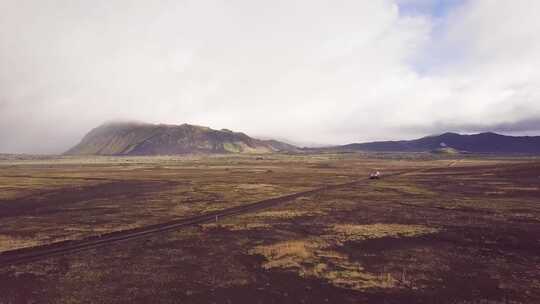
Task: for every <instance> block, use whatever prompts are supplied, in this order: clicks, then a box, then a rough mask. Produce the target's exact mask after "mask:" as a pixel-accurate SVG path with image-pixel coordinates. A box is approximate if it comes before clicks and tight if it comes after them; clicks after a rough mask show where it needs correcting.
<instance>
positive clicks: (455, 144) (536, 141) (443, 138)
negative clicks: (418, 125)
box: [336, 132, 540, 154]
mask: <svg viewBox="0 0 540 304" xmlns="http://www.w3.org/2000/svg"><path fill="white" fill-rule="evenodd" d="M336 148H337V149H338V150H347V151H351V150H352V151H376V152H431V151H438V152H439V153H440V152H444V151H452V153H456V152H460V151H461V152H470V153H524V154H538V153H540V136H506V135H501V134H496V133H492V132H488V133H480V134H473V135H461V134H457V133H444V134H441V135H436V136H427V137H423V138H420V139H415V140H400V141H378V142H368V143H355V144H349V145H344V146H338V147H336Z"/></svg>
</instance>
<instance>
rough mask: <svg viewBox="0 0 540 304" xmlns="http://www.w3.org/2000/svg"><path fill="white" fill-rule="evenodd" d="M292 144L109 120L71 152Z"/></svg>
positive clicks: (245, 149) (231, 149)
mask: <svg viewBox="0 0 540 304" xmlns="http://www.w3.org/2000/svg"><path fill="white" fill-rule="evenodd" d="M297 150H298V149H297V148H296V147H294V146H292V145H289V144H286V143H282V142H279V141H275V140H259V139H255V138H251V137H249V136H247V135H246V134H244V133H239V132H233V131H230V130H227V129H222V130H214V129H210V128H208V127H201V126H195V125H189V124H183V125H165V124H158V125H155V124H147V123H139V122H112V123H105V124H103V125H101V126H99V127H97V128H95V129H93V130H92V131H90V132H89V133H88V134H86V136H84V138H83V139H82V140H81V142H80V143H79V144H78V145H76V146H75V147H73V148H71V149H70V150H69V151H67V152H66V153H65V154H67V155H171V154H191V153H270V152H296V151H297Z"/></svg>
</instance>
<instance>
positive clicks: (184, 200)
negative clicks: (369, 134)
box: [0, 154, 540, 303]
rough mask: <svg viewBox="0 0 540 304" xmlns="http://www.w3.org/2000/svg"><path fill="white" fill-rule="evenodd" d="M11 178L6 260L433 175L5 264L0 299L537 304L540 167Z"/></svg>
mask: <svg viewBox="0 0 540 304" xmlns="http://www.w3.org/2000/svg"><path fill="white" fill-rule="evenodd" d="M0 168H1V169H0V170H1V171H0V185H1V186H0V187H1V188H2V189H3V190H5V191H7V192H5V191H2V193H3V194H2V196H0V251H2V250H9V249H14V248H19V247H25V246H33V245H36V244H42V243H46V242H52V241H58V240H61V239H65V238H80V237H85V236H88V235H95V234H99V233H104V232H110V231H114V230H120V229H126V228H128V227H136V226H142V225H148V224H152V223H157V222H162V221H166V220H171V219H176V218H179V217H186V216H190V215H194V214H200V213H204V212H207V211H208V210H217V209H222V208H227V207H229V206H234V205H237V204H243V203H246V202H252V201H256V200H259V199H265V198H269V197H272V196H277V195H282V194H287V193H293V192H297V191H301V190H305V189H310V188H315V187H318V186H321V185H324V184H333V183H342V182H347V181H350V180H354V179H360V178H365V176H367V174H368V173H369V172H370V171H372V170H375V169H377V170H380V171H382V172H383V174H384V173H387V172H398V171H401V170H410V169H414V168H423V169H426V170H424V171H416V172H414V173H410V174H406V175H401V176H396V177H389V178H383V179H381V180H376V181H366V182H363V183H359V184H357V185H355V186H351V187H347V188H341V189H338V190H331V191H326V192H323V193H318V194H315V195H311V196H305V197H300V198H298V199H296V200H294V201H291V202H288V203H286V204H284V205H281V206H279V207H275V208H272V209H268V210H263V211H259V212H256V213H252V214H247V215H242V216H237V217H233V218H228V219H223V220H220V221H218V222H217V223H209V224H204V225H200V226H197V227H192V228H186V229H182V230H178V231H174V232H169V233H164V234H159V235H153V236H150V237H147V238H144V239H138V240H132V241H127V242H121V243H117V244H115V245H113V246H108V247H103V248H97V249H93V250H90V251H84V252H78V253H75V254H72V255H68V256H61V257H54V258H48V259H44V260H41V261H37V262H33V263H29V264H25V265H17V266H8V267H4V268H0V303H148V302H151V303H154V302H161V303H538V302H540V266H539V265H540V255H539V253H540V205H539V204H540V190H539V186H538V185H539V184H540V162H538V161H536V160H534V159H475V158H472V157H471V158H468V159H464V160H456V159H448V160H446V159H431V158H429V157H426V156H422V159H418V156H410V155H405V156H400V155H388V156H386V155H382V156H381V155H379V156H375V157H372V156H365V155H357V154H350V155H302V156H288V155H275V156H264V159H263V160H257V159H256V157H255V156H242V157H231V156H228V157H189V158H166V157H162V158H97V159H72V158H67V159H66V158H63V159H52V160H44V161H39V160H37V161H26V162H25V161H19V162H17V163H15V162H4V163H1V164H0ZM48 180H50V181H51V182H50V183H48V182H47V181H48Z"/></svg>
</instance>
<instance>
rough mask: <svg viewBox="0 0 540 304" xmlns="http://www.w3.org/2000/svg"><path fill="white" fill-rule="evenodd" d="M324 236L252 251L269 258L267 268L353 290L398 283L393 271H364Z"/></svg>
mask: <svg viewBox="0 0 540 304" xmlns="http://www.w3.org/2000/svg"><path fill="white" fill-rule="evenodd" d="M329 247H330V243H328V242H326V241H324V240H322V239H316V238H312V239H306V240H294V241H286V242H279V243H275V244H272V245H266V246H257V247H255V248H253V249H252V250H250V251H249V253H250V254H260V255H262V256H264V257H265V258H266V260H267V261H266V262H265V263H263V265H262V266H263V268H265V269H271V268H281V269H288V270H292V271H295V272H297V273H298V274H299V275H300V276H302V277H315V278H319V279H324V280H327V281H328V282H330V283H331V284H333V285H335V286H339V287H344V288H349V289H356V290H362V289H368V288H392V287H395V286H396V284H397V280H395V279H394V278H393V277H392V276H391V275H390V274H385V275H376V274H372V273H369V272H367V271H365V270H364V268H363V267H362V265H361V264H359V263H357V262H354V261H350V260H349V258H348V256H346V255H344V254H342V253H339V252H336V251H334V250H331V249H329Z"/></svg>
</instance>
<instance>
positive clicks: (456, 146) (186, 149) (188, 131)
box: [65, 122, 540, 155]
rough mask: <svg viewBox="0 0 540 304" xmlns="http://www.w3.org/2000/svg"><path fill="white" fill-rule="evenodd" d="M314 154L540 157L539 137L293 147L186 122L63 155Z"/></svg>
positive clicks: (444, 137) (97, 141) (113, 125)
mask: <svg viewBox="0 0 540 304" xmlns="http://www.w3.org/2000/svg"><path fill="white" fill-rule="evenodd" d="M307 140H309V139H307ZM314 151H338V152H342V151H365V152H433V153H443V154H456V153H498V154H514V153H520V154H540V136H506V135H501V134H496V133H492V132H487V133H479V134H472V135H462V134H457V133H444V134H440V135H433V136H426V137H423V138H420V139H415V140H399V141H376V142H367V143H353V144H348V145H342V146H334V147H327V148H298V147H296V146H294V145H291V144H288V143H285V142H282V141H277V140H272V139H267V140H262V139H256V138H253V137H250V136H248V135H246V134H244V133H241V132H233V131H231V130H228V129H221V130H214V129H211V128H208V127H202V126H195V125H190V124H182V125H167V124H148V123H141V122H109V123H105V124H103V125H101V126H99V127H97V128H95V129H93V130H91V131H90V132H89V133H88V134H86V136H84V138H83V139H82V140H81V142H80V143H79V144H78V145H76V146H75V147H73V148H71V149H70V150H69V151H67V152H66V153H65V154H67V155H171V154H197V153H272V152H314Z"/></svg>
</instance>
